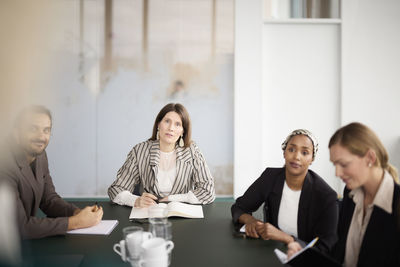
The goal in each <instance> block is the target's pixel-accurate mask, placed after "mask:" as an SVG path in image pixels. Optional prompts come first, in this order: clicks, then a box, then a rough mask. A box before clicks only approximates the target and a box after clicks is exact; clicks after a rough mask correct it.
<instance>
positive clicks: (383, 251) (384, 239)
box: [288, 123, 400, 266]
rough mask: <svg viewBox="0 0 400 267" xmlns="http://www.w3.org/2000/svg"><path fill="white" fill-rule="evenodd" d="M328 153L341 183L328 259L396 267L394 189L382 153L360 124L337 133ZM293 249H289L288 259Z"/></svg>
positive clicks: (398, 236)
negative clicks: (334, 241)
mask: <svg viewBox="0 0 400 267" xmlns="http://www.w3.org/2000/svg"><path fill="white" fill-rule="evenodd" d="M329 149H330V160H331V161H332V163H333V165H334V166H335V169H336V176H338V177H339V178H340V179H342V181H343V182H344V183H345V184H346V188H345V190H344V194H343V202H342V205H341V209H340V215H339V224H338V236H339V240H338V242H337V244H336V245H335V249H334V253H333V256H334V257H335V258H336V259H337V260H338V261H339V262H341V263H343V265H344V266H400V231H399V230H400V229H399V218H400V217H399V208H400V206H399V197H400V187H399V185H398V174H397V171H396V169H395V168H394V167H393V166H392V165H391V164H390V163H389V161H388V153H387V151H386V149H385V148H384V146H383V145H382V143H381V141H380V140H379V138H378V137H377V136H376V134H375V133H374V132H373V131H372V130H371V129H369V128H368V127H367V126H365V125H363V124H361V123H350V124H348V125H346V126H344V127H342V128H340V129H339V130H337V131H336V133H335V134H334V135H333V136H332V138H331V139H330V142H329ZM299 249H300V246H299V244H297V243H292V244H289V250H288V256H290V255H292V254H293V253H294V252H295V251H297V250H299Z"/></svg>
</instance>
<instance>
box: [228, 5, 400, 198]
mask: <svg viewBox="0 0 400 267" xmlns="http://www.w3.org/2000/svg"><path fill="white" fill-rule="evenodd" d="M260 2H261V1H255V2H251V4H250V3H247V1H245V0H237V1H236V26H235V27H236V28H235V33H236V40H235V41H236V43H235V45H236V51H235V57H236V62H235V64H236V66H235V107H234V108H235V159H234V164H235V166H234V170H235V172H234V183H235V186H234V197H238V196H240V195H242V194H243V192H244V191H245V190H246V189H247V187H248V185H250V184H251V183H252V182H253V181H254V180H255V179H256V178H257V177H258V176H259V175H260V173H261V171H262V169H263V168H265V167H267V166H271V165H278V164H279V163H281V164H282V163H283V160H282V154H281V151H278V150H279V145H280V143H281V142H282V141H283V138H284V137H285V135H286V134H287V133H286V132H287V131H288V130H289V129H292V128H296V127H297V125H298V127H307V128H310V130H312V131H314V132H315V134H316V135H317V137H318V139H319V140H320V146H321V152H322V153H321V154H320V155H319V156H320V159H317V162H316V163H315V164H313V166H312V169H314V170H316V171H317V172H319V173H322V174H323V175H324V176H326V177H327V178H326V180H327V182H328V183H329V184H330V185H331V186H332V187H333V188H334V189H335V190H336V191H337V192H339V193H340V192H341V191H342V188H343V183H342V182H340V181H339V180H338V179H336V178H334V172H333V168H332V165H331V163H330V162H329V161H328V158H329V157H328V154H327V152H328V151H327V149H326V146H327V143H328V140H329V138H330V136H331V135H332V134H333V132H334V125H335V124H339V125H337V126H342V125H344V124H347V123H349V122H350V121H360V122H362V123H365V124H367V125H369V126H370V127H371V128H372V129H374V130H375V131H376V132H377V134H378V135H379V136H380V138H381V139H382V141H383V143H384V145H385V146H386V148H387V149H388V152H389V155H390V158H391V162H392V163H393V164H394V165H395V166H396V167H397V168H400V119H399V116H400V105H399V104H400V102H399V101H400V83H399V80H398V77H399V75H398V73H399V70H400V49H398V47H400V34H399V32H400V16H398V13H399V11H400V1H396V0H386V1H380V0H343V1H342V22H341V25H340V26H337V27H336V26H333V28H336V29H332V27H330V26H328V27H325V28H326V29H324V30H323V32H324V33H322V36H321V35H320V34H317V33H315V34H314V36H315V41H317V42H319V41H321V40H324V42H327V43H326V44H328V43H329V40H330V38H333V37H334V36H336V37H334V38H337V39H336V41H338V42H339V46H338V47H337V48H335V47H334V46H331V47H330V48H329V47H326V50H321V49H318V50H317V51H318V53H322V54H323V53H327V55H326V57H325V58H324V60H322V61H321V62H319V61H318V59H313V60H310V62H308V63H309V64H308V65H307V64H303V63H304V59H305V58H306V57H307V55H304V54H300V55H299V58H297V59H298V60H299V61H293V64H294V65H292V66H289V68H288V73H290V75H288V77H287V81H285V79H284V78H285V77H284V75H283V74H282V72H279V71H278V70H276V69H275V67H279V64H280V62H281V60H282V59H283V60H286V61H287V58H285V57H286V56H287V55H286V54H284V53H283V52H285V49H289V48H290V47H293V49H295V48H296V46H297V45H298V44H300V45H302V44H304V40H305V39H299V41H296V40H290V39H288V38H286V37H287V30H288V29H287V28H288V27H289V28H291V27H292V30H293V29H294V28H293V27H298V26H299V25H295V24H293V25H292V26H290V25H285V26H284V27H281V28H280V29H278V27H275V26H272V27H271V25H268V26H266V28H265V29H264V37H265V36H271V37H273V39H269V40H266V39H264V40H263V39H262V38H260V36H263V33H260V27H262V23H263V21H262V18H261V17H260V16H259V9H257V8H260V6H258V7H256V6H257V5H261V4H262V3H260ZM250 9H252V10H250ZM250 12H252V13H250ZM257 20H258V21H257ZM331 26H332V25H331ZM244 27H247V31H246V29H244ZM298 30H299V32H300V31H303V30H304V29H300V28H299V29H298ZM296 31H297V30H296ZM296 31H294V32H296ZM335 31H336V33H335ZM309 33H311V32H309ZM309 33H307V34H309ZM324 35H325V37H326V38H325V37H323V36H324ZM285 36H286V37H285ZM307 36H308V38H312V34H311V35H307ZM244 37H245V39H244ZM321 37H322V38H321ZM285 38H286V39H285ZM318 40H319V41H318ZM336 41H335V40H334V39H332V42H334V43H336ZM288 42H290V43H288ZM311 43H312V42H311ZM321 44H322V46H321V47H323V43H321ZM260 46H261V47H262V48H263V49H264V50H262V49H260ZM274 51H278V52H277V54H274ZM287 51H290V50H287ZM303 52H304V49H303V50H302V53H303ZM334 53H337V55H336V56H337V57H336V56H335V58H332V56H333V55H334ZM245 56H247V58H246V59H245V60H244V59H243V57H245ZM262 60H264V65H261V66H260V62H261V61H262ZM269 60H271V61H269ZM316 62H317V63H318V64H321V65H320V68H321V71H322V74H323V75H325V76H323V79H325V81H326V87H324V88H322V89H324V90H323V91H321V92H324V94H326V95H318V90H317V88H318V86H321V85H322V84H323V80H321V77H319V75H320V74H321V73H319V72H318V64H316ZM297 64H299V67H300V68H302V71H300V72H299V73H302V74H303V75H304V73H306V72H307V70H308V69H310V70H311V72H315V71H317V72H318V75H315V76H313V74H312V73H310V76H308V75H306V77H305V78H304V79H301V78H299V77H296V76H295V77H294V78H295V80H296V81H298V82H299V84H298V88H301V89H303V90H305V92H306V93H307V94H309V96H308V98H309V99H310V103H305V105H309V106H310V105H311V106H312V105H314V106H316V107H317V108H318V109H313V108H312V107H311V108H310V109H309V110H310V114H309V115H308V116H306V118H305V119H301V120H299V122H302V123H301V125H300V123H299V124H297V122H298V121H296V119H295V118H293V117H290V115H288V113H286V112H285V110H284V109H283V108H281V105H283V104H284V103H282V101H283V100H284V99H285V98H287V97H288V96H290V95H292V94H294V93H295V91H294V89H293V88H294V87H293V86H295V85H294V84H292V81H291V80H290V79H292V78H293V75H294V74H296V72H295V71H294V69H295V67H296V66H295V65H297ZM336 64H338V66H339V68H338V69H337V70H338V72H339V73H337V75H336V74H335V70H334V69H335V65H336ZM238 65H239V66H238ZM325 71H328V73H329V72H330V75H327V73H326V72H325ZM251 73H252V74H253V75H251ZM260 73H262V74H263V75H260ZM277 75H278V76H277ZM334 76H336V77H337V79H336V80H332V77H334ZM310 77H311V78H313V77H314V79H310ZM315 77H316V78H317V80H316V79H315ZM263 78H266V80H263ZM246 79H247V80H246ZM308 81H310V82H311V83H312V85H311V87H307V82H308ZM315 81H317V83H314V82H315ZM246 82H247V84H248V83H250V84H251V85H252V86H251V87H248V86H247V87H246ZM270 82H272V86H275V85H280V86H282V88H279V89H280V90H275V89H274V88H273V87H271V83H270ZM256 86H262V88H263V91H262V92H260V91H259V89H258V88H260V87H257V88H256ZM307 88H308V89H307ZM245 89H246V93H244V90H245ZM315 94H317V96H315ZM260 97H261V99H264V100H265V103H263V102H262V101H260ZM237 98H239V99H237ZM300 99H303V102H304V99H307V95H306V96H305V97H304V96H302V97H301V98H300ZM293 102H294V100H291V103H293ZM263 104H265V106H263ZM260 110H261V112H262V113H261V114H259V115H255V114H253V113H254V112H257V111H260ZM319 110H322V112H320V111H319ZM289 111H290V112H291V113H293V109H289ZM289 114H290V113H289ZM295 114H297V113H295ZM298 114H303V113H302V112H300V110H299V113H298ZM310 117H311V118H313V119H314V121H311V120H310ZM249 118H256V120H257V121H262V122H263V123H264V124H263V125H264V126H263V127H261V129H260V125H259V124H258V123H256V122H255V121H253V120H251V119H249ZM281 119H285V121H283V122H282V121H281ZM324 121H327V124H326V127H325V125H324ZM270 124H271V125H272V127H269V125H270ZM244 125H246V128H244ZM302 125H304V126H302ZM313 125H315V126H313ZM324 127H325V128H324ZM313 129H316V130H313ZM245 133H248V135H249V136H250V135H251V136H252V137H253V136H254V139H253V140H250V141H249V140H248V139H246V138H245V137H244V135H245ZM250 133H251V134H250ZM260 135H261V136H260ZM282 135H283V136H282ZM257 138H258V139H257ZM248 144H249V145H250V146H251V147H250V148H249V147H248V146H247V145H248ZM272 146H275V147H272ZM270 149H272V150H273V151H272V152H270ZM276 151H278V152H276ZM270 153H274V154H272V155H271V154H270ZM260 159H261V161H260ZM269 162H270V163H271V164H269ZM281 164H279V165H281ZM329 173H330V174H329ZM335 179H336V181H335ZM337 181H339V182H337Z"/></svg>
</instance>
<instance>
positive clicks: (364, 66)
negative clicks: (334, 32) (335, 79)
mask: <svg viewBox="0 0 400 267" xmlns="http://www.w3.org/2000/svg"><path fill="white" fill-rule="evenodd" d="M342 2H343V23H342V36H343V40H342V51H343V52H342V53H343V69H342V70H343V72H342V79H343V85H342V124H347V123H349V122H352V121H359V122H362V123H365V124H367V125H368V126H369V127H371V128H372V129H373V130H374V131H375V132H376V133H377V134H378V136H379V137H380V139H381V140H382V141H383V143H384V145H385V147H386V149H387V150H388V152H389V160H390V161H391V162H392V164H394V165H395V166H396V167H397V169H400V80H399V78H400V75H399V74H400V16H399V13H400V1H398V0H385V1H379V0H352V1H342Z"/></svg>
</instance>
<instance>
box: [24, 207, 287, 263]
mask: <svg viewBox="0 0 400 267" xmlns="http://www.w3.org/2000/svg"><path fill="white" fill-rule="evenodd" d="M73 203H74V204H76V205H77V206H78V207H80V208H83V207H85V206H87V205H93V202H87V201H73ZM100 205H101V206H102V207H103V209H104V216H103V219H104V220H112V219H117V220H118V221H119V224H118V225H117V227H116V228H115V229H114V230H113V232H112V233H111V234H110V235H106V236H104V235H65V236H54V237H48V238H43V239H38V240H29V241H25V242H24V243H23V252H24V253H23V254H24V262H25V263H28V264H25V265H28V266H45V265H48V266H57V267H61V266H130V265H129V264H128V263H124V262H123V261H122V260H121V258H120V256H119V255H118V254H116V253H115V252H114V251H113V245H114V244H115V243H117V242H119V240H121V239H122V228H124V227H126V226H131V225H140V226H142V227H143V228H144V229H145V230H147V229H148V224H147V223H144V224H140V223H137V222H131V221H129V219H128V217H129V214H130V211H131V208H130V207H125V206H119V205H116V204H113V203H111V202H101V203H100ZM231 205H232V202H231V201H216V202H214V203H213V204H209V205H204V206H203V211H204V219H185V218H169V220H170V221H171V222H172V235H173V237H172V241H173V242H174V245H175V247H174V249H173V251H172V261H171V266H172V267H175V266H176V267H180V266H185V267H186V266H191V267H197V266H199V267H200V266H202V267H203V266H207V267H212V266H229V267H232V266H282V265H281V264H280V262H279V260H278V259H277V257H276V256H275V254H274V252H273V250H274V249H275V248H279V249H282V250H284V245H283V244H281V243H278V242H275V241H265V240H261V239H250V238H240V237H235V236H234V235H233V226H232V221H231V214H230V207H231Z"/></svg>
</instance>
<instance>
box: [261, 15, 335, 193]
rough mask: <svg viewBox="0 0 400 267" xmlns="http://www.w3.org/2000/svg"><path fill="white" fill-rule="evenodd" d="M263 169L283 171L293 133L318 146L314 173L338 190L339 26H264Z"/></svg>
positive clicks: (313, 166) (329, 24) (278, 24)
mask: <svg viewBox="0 0 400 267" xmlns="http://www.w3.org/2000/svg"><path fill="white" fill-rule="evenodd" d="M263 27H264V28H263V29H264V30H263V37H264V39H263V68H262V69H263V86H262V88H263V103H262V106H263V113H262V114H263V119H262V122H263V126H264V128H263V140H264V142H263V145H262V147H261V149H262V155H263V164H264V167H281V166H283V164H284V159H283V155H282V150H281V144H282V142H283V140H284V139H285V138H286V136H287V135H288V134H289V133H290V132H291V131H293V130H294V129H299V128H305V129H308V130H309V131H311V132H312V133H313V134H314V135H315V137H316V138H317V140H318V142H319V149H318V153H317V154H316V157H315V160H314V162H313V163H312V165H311V166H310V169H312V170H313V171H315V172H317V173H318V174H319V175H320V176H321V177H323V178H324V179H325V181H326V182H327V183H328V184H329V185H330V186H331V187H333V188H338V186H339V179H337V178H336V177H335V175H334V169H333V165H332V164H331V163H330V162H329V150H328V147H327V146H328V145H327V144H328V141H329V138H330V136H331V135H332V133H333V132H334V131H335V130H336V129H337V128H338V126H339V114H340V113H339V96H340V90H339V89H340V88H339V86H340V83H339V81H340V76H339V75H340V65H339V64H340V60H339V59H340V49H339V45H340V24H338V23H319V22H317V23H316V22H312V23H288V22H284V23H269V22H268V23H265V24H264V26H263Z"/></svg>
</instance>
